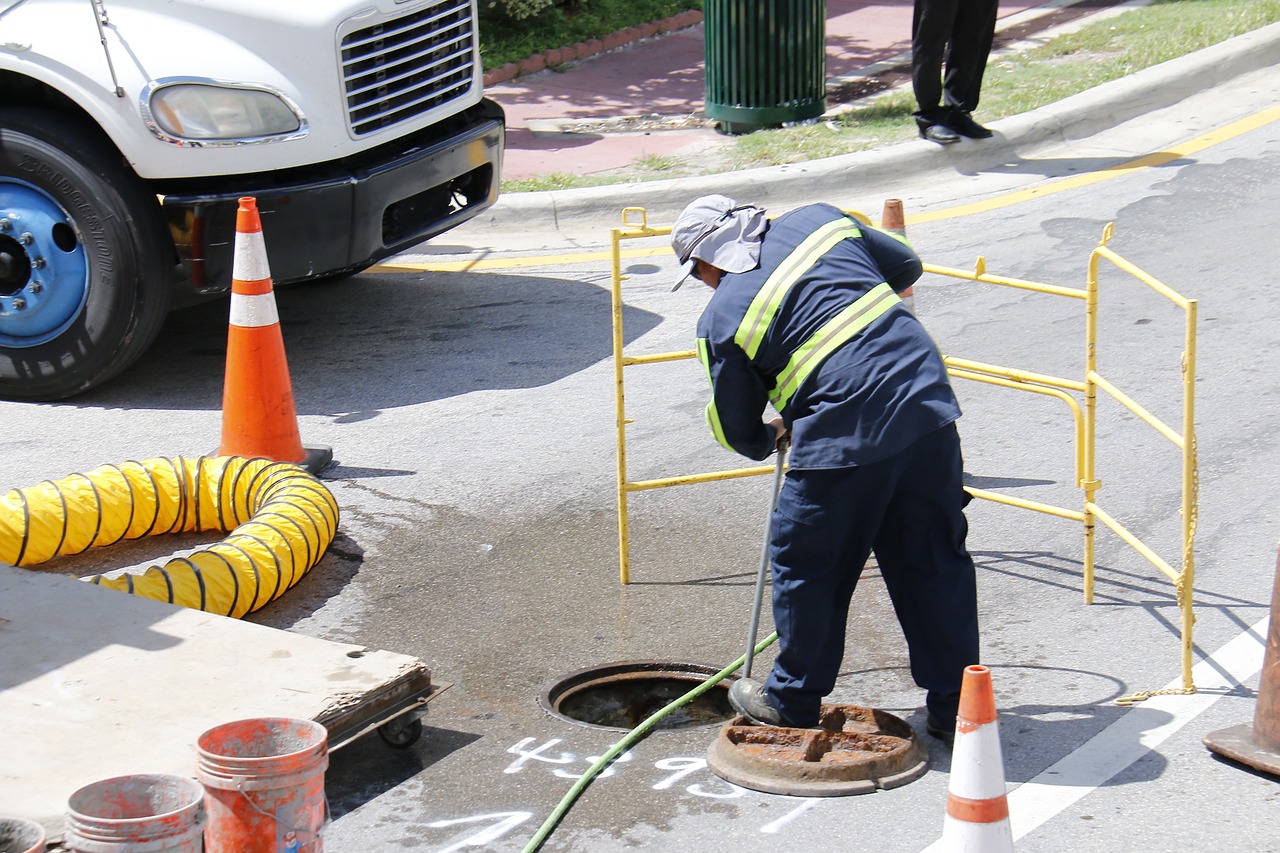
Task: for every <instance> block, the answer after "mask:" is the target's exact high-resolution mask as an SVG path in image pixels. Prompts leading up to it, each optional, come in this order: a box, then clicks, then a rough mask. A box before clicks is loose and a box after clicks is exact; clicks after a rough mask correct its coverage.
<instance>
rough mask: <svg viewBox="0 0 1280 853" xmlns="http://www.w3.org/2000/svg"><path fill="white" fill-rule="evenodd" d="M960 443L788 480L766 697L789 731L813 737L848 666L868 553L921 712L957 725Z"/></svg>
mask: <svg viewBox="0 0 1280 853" xmlns="http://www.w3.org/2000/svg"><path fill="white" fill-rule="evenodd" d="M962 464H963V463H962V461H961V456H960V438H959V435H958V433H957V432H956V427H955V425H954V424H948V425H947V426H945V427H943V428H942V429H939V430H936V431H934V432H931V433H929V434H927V435H925V436H924V437H922V438H920V439H919V440H917V441H916V442H914V443H913V444H911V445H910V446H909V447H907V448H906V449H905V450H903V451H902V452H900V453H897V454H895V455H893V456H891V457H889V458H887V459H883V460H880V461H878V462H874V463H871V464H869V465H861V466H857V467H853V468H835V469H820V470H806V471H796V470H792V471H789V472H787V476H786V479H785V481H784V483H783V486H782V492H781V494H780V495H779V498H778V508H777V510H776V511H775V512H774V515H773V527H772V533H771V542H772V545H771V554H772V558H773V618H774V624H775V626H776V627H777V629H778V635H779V649H778V657H777V659H776V661H775V663H774V666H773V671H772V672H771V673H770V674H769V678H768V679H767V680H766V682H765V690H766V691H767V692H768V694H769V695H770V697H771V698H772V699H773V701H774V702H775V704H776V705H777V707H778V710H779V711H780V712H781V714H782V718H783V720H784V722H786V723H788V724H789V725H794V726H801V727H807V726H813V725H816V724H817V721H818V711H819V706H820V705H821V703H822V699H823V698H824V697H825V696H826V695H827V694H829V693H830V692H831V691H832V689H833V688H834V687H835V683H836V677H837V676H838V675H839V672H840V664H841V661H842V660H843V658H844V648H845V627H846V624H847V622H848V615H849V601H850V598H851V597H852V596H853V590H854V588H855V587H856V586H857V583H858V578H859V576H860V575H861V574H862V568H863V565H864V564H865V563H866V561H867V558H868V556H869V555H870V553H871V552H872V551H873V550H874V551H875V555H876V560H877V562H878V563H879V565H880V573H881V575H882V576H883V578H884V582H885V586H886V587H887V589H888V591H889V596H890V598H891V599H892V601H893V609H894V612H895V613H896V614H897V617H898V622H899V624H900V625H901V626H902V632H903V634H904V635H905V636H906V640H907V649H908V653H909V655H910V660H911V675H912V677H913V678H914V679H915V682H916V684H917V685H918V686H920V687H922V688H924V689H925V691H927V692H926V697H925V704H926V706H927V707H928V710H929V712H930V713H931V714H932V715H933V716H934V717H935V718H936V719H937V720H938V721H939V722H940V723H942V724H943V725H944V726H950V725H951V724H952V721H953V720H954V719H955V716H956V710H957V708H958V705H959V701H960V684H961V681H962V680H963V678H964V668H965V667H966V666H969V665H971V664H976V663H978V605H977V588H976V581H975V577H974V567H973V560H972V558H971V557H970V556H969V552H968V550H966V548H965V537H966V535H967V534H968V530H969V527H968V522H967V520H966V519H965V516H964V511H963V510H964V505H965V504H966V503H967V500H966V496H965V494H964V491H963V484H962Z"/></svg>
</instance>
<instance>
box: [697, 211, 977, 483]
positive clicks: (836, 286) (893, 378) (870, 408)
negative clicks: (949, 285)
mask: <svg viewBox="0 0 1280 853" xmlns="http://www.w3.org/2000/svg"><path fill="white" fill-rule="evenodd" d="M921 271H922V270H921V265H920V259H919V258H918V257H917V256H916V254H915V252H914V251H912V249H911V248H910V247H909V246H908V245H907V244H906V241H905V240H900V239H899V238H897V237H895V236H893V235H891V234H888V233H886V232H884V231H880V230H878V229H875V228H871V227H869V226H865V225H860V224H859V223H858V222H857V221H856V220H854V219H852V218H851V217H849V216H847V215H846V214H845V213H844V212H843V211H841V210H839V209H838V208H835V207H832V206H830V205H826V204H812V205H808V206H806V207H802V208H799V209H798V210H794V211H792V212H790V213H787V214H784V215H783V216H780V217H778V218H777V219H774V220H771V221H770V223H769V228H768V231H767V232H766V233H765V235H764V240H763V242H762V243H761V247H760V265H759V266H758V267H757V268H756V269H754V270H750V271H749V272H745V273H725V274H724V275H723V276H722V277H721V279H720V283H719V285H718V286H717V288H716V290H715V291H714V293H713V294H712V296H711V301H710V302H709V303H708V305H707V307H706V309H705V310H704V311H703V313H702V316H701V318H700V319H699V321H698V357H699V359H700V360H701V361H702V363H703V365H704V366H705V368H706V371H707V376H708V379H709V380H710V382H711V387H712V400H711V403H710V404H708V406H707V421H708V425H709V426H710V427H711V430H712V433H713V434H714V435H715V436H716V438H717V439H718V440H719V441H720V443H721V444H723V445H724V446H725V447H726V448H728V449H730V450H734V451H737V452H738V453H740V454H742V455H744V456H747V457H749V458H751V459H764V458H765V457H767V456H768V455H769V454H770V452H771V451H772V450H773V445H774V442H773V437H774V433H773V430H772V429H771V428H769V427H768V426H766V425H765V424H764V423H763V422H762V416H763V414H764V411H765V408H766V406H768V405H770V404H771V403H772V405H773V407H774V409H775V410H776V411H777V412H778V413H779V414H780V415H782V418H783V421H784V422H785V423H786V425H787V427H788V428H789V429H790V430H791V440H792V449H791V458H790V463H789V464H790V465H791V467H792V468H796V469H805V468H844V467H849V466H854V465H862V464H866V463H869V462H874V461H876V460H879V459H883V458H886V457H888V456H891V455H892V454H894V453H897V452H898V451H900V450H902V449H904V448H905V447H907V446H908V445H909V444H911V443H912V442H913V441H915V440H916V439H917V438H920V437H921V436H923V435H925V434H926V433H929V432H931V431H933V430H936V429H938V428H940V427H942V426H945V425H946V424H948V423H951V422H952V421H954V420H955V419H956V418H958V417H959V416H960V407H959V404H958V403H957V402H956V398H955V394H954V393H953V392H952V390H951V385H950V383H949V381H948V379H947V370H946V366H945V365H944V364H943V361H942V356H941V354H940V353H939V352H938V347H937V345H936V344H935V343H934V341H933V339H932V338H931V337H930V336H929V334H928V332H926V331H925V329H924V327H923V326H922V325H921V324H920V322H919V320H917V319H916V318H915V316H914V315H912V313H911V312H910V311H908V310H907V309H906V307H905V306H904V305H903V304H902V302H901V300H900V299H899V298H898V297H897V294H898V293H900V292H901V291H903V290H905V289H906V288H908V287H910V286H911V285H912V283H914V282H915V280H916V279H917V278H919V277H920V274H921Z"/></svg>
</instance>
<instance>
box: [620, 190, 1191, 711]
mask: <svg viewBox="0 0 1280 853" xmlns="http://www.w3.org/2000/svg"><path fill="white" fill-rule="evenodd" d="M846 212H847V213H849V214H850V215H851V216H853V217H854V218H856V219H857V220H858V221H860V222H863V223H865V224H868V225H870V224H872V222H871V220H870V218H868V217H867V216H866V215H865V214H863V213H860V212H858V211H846ZM622 220H623V227H622V228H615V229H613V230H612V231H611V246H612V285H613V286H612V308H613V355H614V384H615V391H616V393H615V415H616V419H617V447H618V450H617V459H618V477H617V483H618V546H619V576H620V579H621V581H622V583H624V584H626V583H630V582H631V572H630V538H629V527H628V510H627V495H628V494H630V493H631V492H638V491H644V490H648V489H659V488H665V487H667V486H682V485H690V484H693V483H707V482H713V481H717V480H728V479H732V478H737V477H751V476H755V475H757V474H767V473H772V472H773V470H774V468H773V466H769V465H759V466H753V467H749V468H736V469H730V470H724V471H713V472H709V473H705V474H684V475H679V476H673V477H664V478H659V479H652V480H638V481H634V482H632V481H629V480H628V479H627V454H626V427H627V424H629V423H631V420H630V419H629V418H627V416H626V410H625V394H624V388H623V370H624V368H625V367H628V366H631V365H637V364H655V363H660V362H669V361H677V360H681V359H690V358H694V357H695V353H694V351H693V350H681V351H677V352H665V353H655V354H652V355H627V354H626V353H624V352H623V334H622V282H623V281H624V280H625V279H626V277H625V276H623V275H622V253H621V242H622V241H623V240H627V239H636V238H644V237H659V236H664V235H668V234H670V233H671V229H670V228H667V227H652V226H650V225H649V224H648V221H647V216H646V212H645V210H644V209H643V208H636V207H629V208H626V209H624V210H623V212H622ZM1113 233H1114V231H1113V226H1112V225H1111V224H1108V225H1107V226H1106V228H1105V229H1104V231H1103V237H1102V240H1101V242H1100V244H1099V246H1098V247H1097V248H1096V249H1094V251H1093V253H1092V254H1091V256H1090V259H1089V273H1088V280H1087V283H1086V287H1085V289H1084V290H1080V289H1077V288H1070V287H1062V286H1058V285H1051V284H1044V283H1041V282H1035V281H1027V280H1023V279H1016V278H1006V277H1003V276H997V275H991V274H989V273H988V272H987V270H986V261H985V259H984V258H982V257H979V258H978V260H977V262H976V264H975V266H974V269H973V270H972V271H969V270H962V269H956V268H952V267H942V266H936V265H933V264H924V271H925V272H927V273H931V274H934V275H941V276H946V277H950V278H959V279H965V280H969V281H975V282H983V283H986V284H994V285H999V286H1003V287H1012V288H1016V289H1020V290H1030V291H1035V292H1039V293H1045V294H1049V295H1052V296H1059V297H1066V298H1070V299H1079V300H1081V301H1083V302H1084V303H1085V317H1086V320H1085V351H1086V362H1085V378H1084V380H1083V381H1080V380H1072V379H1064V378H1062V377H1057V376H1051V375H1047V374H1042V373H1033V372H1030V371H1025V370H1018V369H1015V368H1010V367H1002V366H999V365H992V364H984V363H982V362H977V361H970V360H967V359H963V358H957V357H954V356H946V357H945V358H944V361H945V362H946V365H947V370H948V372H949V374H950V375H951V376H953V377H955V378H957V379H965V380H970V381H975V382H983V383H986V384H989V385H994V386H998V387H1003V388H1010V389H1013V390H1018V391H1027V392H1030V393H1034V394H1041V395H1045V396H1050V397H1054V398H1057V399H1059V400H1062V401H1063V403H1065V404H1066V405H1067V407H1068V408H1069V409H1070V411H1071V415H1072V422H1073V427H1074V435H1075V442H1074V445H1075V452H1074V457H1075V458H1074V468H1075V480H1076V485H1077V486H1078V487H1079V488H1080V489H1082V490H1083V491H1084V493H1085V494H1084V506H1083V509H1072V508H1068V507H1059V506H1054V505H1051V504H1046V503H1041V502H1039V501H1032V500H1027V499H1024V498H1017V497H1013V496H1010V495H1004V494H1000V493H998V492H993V491H988V490H985V489H976V488H972V487H968V488H967V489H966V490H967V491H968V492H969V493H970V494H971V495H973V496H974V497H975V498H980V499H982V500H987V501H992V502H994V503H1000V504H1004V505H1006V506H1012V507H1018V508H1021V509H1028V510H1032V511H1034V512H1039V513H1044V514H1047V515H1053V516H1057V517H1059V518H1065V519H1068V520H1070V521H1076V522H1080V523H1081V524H1082V525H1083V528H1084V562H1083V586H1084V599H1085V603H1086V604H1092V603H1093V586H1094V552H1095V544H1094V539H1095V536H1094V532H1095V527H1096V521H1095V519H1096V520H1101V521H1102V522H1103V523H1104V524H1105V525H1106V526H1107V527H1109V528H1111V529H1112V530H1113V531H1115V533H1116V534H1117V535H1118V536H1119V537H1120V538H1121V539H1122V540H1124V541H1125V542H1126V543H1128V544H1129V545H1130V546H1132V547H1133V548H1134V550H1136V551H1137V552H1138V553H1139V554H1141V555H1142V556H1143V557H1145V558H1146V559H1147V560H1148V561H1150V562H1151V563H1152V564H1153V565H1154V566H1155V567H1156V568H1158V569H1159V570H1160V571H1161V572H1162V573H1163V574H1164V575H1166V576H1167V577H1168V578H1169V579H1170V580H1172V581H1173V582H1174V584H1175V592H1176V597H1177V601H1178V605H1179V608H1180V609H1181V611H1182V626H1181V634H1182V681H1183V687H1182V688H1181V689H1174V690H1170V691H1165V692H1176V693H1194V692H1195V685H1194V683H1193V681H1192V677H1191V653H1192V643H1191V628H1192V625H1193V624H1194V622H1195V617H1194V614H1193V612H1192V604H1193V601H1192V581H1193V579H1194V565H1195V563H1194V553H1193V552H1194V541H1195V522H1196V514H1197V505H1198V498H1199V495H1198V475H1197V469H1196V448H1195V431H1194V415H1195V406H1194V401H1195V393H1194V392H1195V387H1194V386H1195V327H1196V302H1195V300H1190V299H1186V298H1185V297H1183V296H1181V295H1180V294H1178V293H1177V292H1175V291H1174V290H1172V289H1171V288H1169V287H1168V286H1166V285H1164V284H1162V283H1161V282H1159V281H1158V280H1156V279H1155V278H1153V277H1152V276H1150V275H1148V274H1147V273H1145V272H1143V271H1142V270H1140V269H1138V268H1137V267H1135V266H1134V265H1133V264H1131V263H1129V262H1128V261H1126V260H1125V259H1124V258H1122V257H1120V256H1119V255H1117V254H1116V253H1115V252H1113V251H1111V250H1110V249H1108V248H1106V244H1107V243H1108V242H1109V241H1110V240H1111V237H1112V234H1113ZM1101 259H1106V260H1108V261H1110V262H1111V263H1113V264H1114V265H1116V266H1117V267H1119V268H1120V269H1122V270H1124V271H1125V272H1128V273H1129V274H1131V275H1132V276H1134V277H1135V278H1137V279H1138V280H1139V281H1141V282H1143V283H1144V284H1146V285H1148V286H1149V287H1151V288H1152V289H1153V290H1155V291H1156V292H1157V293H1159V294H1161V295H1162V296H1164V297H1165V298H1167V299H1169V300H1170V301H1172V302H1173V303H1175V304H1176V305H1178V306H1179V307H1181V308H1182V309H1183V310H1184V311H1185V312H1186V314H1187V317H1186V350H1185V352H1184V353H1183V356H1182V372H1183V383H1184V387H1183V430H1182V433H1181V434H1179V433H1178V432H1177V431H1175V430H1173V429H1172V428H1171V427H1169V426H1167V425H1166V424H1164V423H1163V422H1162V421H1160V420H1159V419H1158V418H1156V417H1155V416H1154V415H1152V414H1151V413H1150V412H1149V411H1147V410H1146V409H1145V408H1143V407H1142V406H1141V405H1140V404H1138V403H1137V402H1136V401H1135V400H1134V399H1133V398H1131V397H1130V396H1128V395H1127V394H1125V393H1124V392H1123V391H1121V390H1120V389H1119V388H1117V387H1116V386H1115V385H1113V384H1112V383H1111V382H1109V381H1107V380H1106V379H1105V378H1104V377H1103V376H1102V375H1100V374H1099V373H1098V372H1097V349H1098V347H1097V333H1098V323H1097V317H1098V280H1097V270H1098V262H1099V261H1100V260H1101ZM1098 389H1101V390H1103V391H1104V392H1106V393H1107V394H1109V395H1110V396H1112V397H1113V398H1115V399H1116V400H1117V401H1119V402H1120V403H1121V404H1122V405H1124V406H1125V407H1126V408H1128V409H1129V410H1130V411H1132V412H1134V414H1137V415H1138V416H1139V417H1141V418H1142V419H1143V420H1144V421H1146V422H1147V423H1148V424H1150V425H1151V426H1153V427H1154V428H1155V429H1156V430H1157V431H1158V432H1160V434H1161V435H1164V436H1165V437H1166V438H1168V439H1169V440H1170V441H1172V442H1173V443H1174V444H1175V445H1176V446H1178V447H1179V448H1180V449H1181V450H1182V451H1183V460H1182V519H1183V530H1182V570H1181V571H1180V572H1179V571H1177V570H1175V569H1173V568H1172V567H1171V566H1170V565H1169V563H1168V562H1166V561H1165V560H1164V559H1162V558H1161V557H1160V556H1159V555H1158V554H1156V553H1155V551H1154V550H1152V549H1151V548H1150V547H1148V546H1147V545H1146V544H1145V543H1143V542H1142V541H1141V540H1140V539H1138V537H1136V536H1134V535H1133V534H1132V533H1131V532H1129V530H1127V529H1126V528H1125V527H1124V526H1123V525H1122V524H1121V523H1120V522H1119V521H1117V520H1116V519H1115V518H1113V517H1112V516H1111V515H1110V514H1108V513H1107V512H1106V511H1105V510H1104V509H1102V507H1101V506H1099V505H1098V503H1097V501H1096V495H1097V492H1098V490H1099V489H1100V488H1101V487H1102V483H1101V481H1100V480H1099V479H1098V477H1097V471H1096V458H1097V454H1096V446H1095V444H1096V434H1097V431H1096V418H1097V390H1098ZM1074 395H1081V396H1083V398H1084V406H1083V407H1082V406H1081V404H1080V402H1079V400H1077V398H1076V396H1074ZM1157 692H1160V691H1157ZM1152 695H1155V693H1154V692H1144V693H1138V694H1135V695H1134V696H1131V697H1127V698H1126V699H1123V700H1121V701H1122V702H1126V703H1129V702H1136V701H1141V700H1142V699H1145V698H1147V697H1148V696H1152Z"/></svg>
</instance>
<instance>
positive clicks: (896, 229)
mask: <svg viewBox="0 0 1280 853" xmlns="http://www.w3.org/2000/svg"><path fill="white" fill-rule="evenodd" d="M880 230H882V231H888V232H889V233H890V234H897V235H898V236H899V237H906V236H907V218H906V216H905V215H904V214H903V212H902V199H900V198H890V199H885V202H884V212H883V213H881V214H880ZM898 296H899V297H901V299H902V304H903V305H905V306H907V310H908V311H910V312H911V313H912V314H914V313H916V294H915V288H914V287H908V288H907V289H906V290H904V291H902V292H901V293H899V294H898Z"/></svg>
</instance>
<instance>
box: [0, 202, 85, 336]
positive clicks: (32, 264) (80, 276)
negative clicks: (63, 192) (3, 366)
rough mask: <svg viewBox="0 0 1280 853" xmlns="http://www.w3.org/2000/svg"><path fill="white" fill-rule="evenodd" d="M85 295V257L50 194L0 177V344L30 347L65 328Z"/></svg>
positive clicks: (77, 313) (74, 230) (75, 231)
mask: <svg viewBox="0 0 1280 853" xmlns="http://www.w3.org/2000/svg"><path fill="white" fill-rule="evenodd" d="M88 297H89V259H88V255H87V253H86V252H85V249H84V244H83V242H82V241H81V239H80V233H79V231H78V229H77V228H76V227H75V223H74V222H73V221H72V219H71V217H69V216H68V215H67V212H66V211H65V210H63V208H62V206H61V205H59V204H58V203H57V202H56V201H55V200H54V199H53V197H52V196H50V195H49V194H48V193H46V192H44V191H43V190H41V189H39V188H38V187H35V186H32V185H31V184H28V183H26V182H24V181H19V180H15V179H14V178H11V177H9V178H5V177H0V346H5V347H12V348H24V347H35V346H40V345H41V344H45V343H48V342H49V341H52V340H54V339H55V338H57V337H58V336H59V335H61V334H62V333H63V332H65V331H66V330H67V329H69V328H70V327H71V324H72V323H74V322H75V320H76V318H77V317H79V316H80V312H81V311H82V310H83V309H84V305H85V301H86V300H87V299H88Z"/></svg>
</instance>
